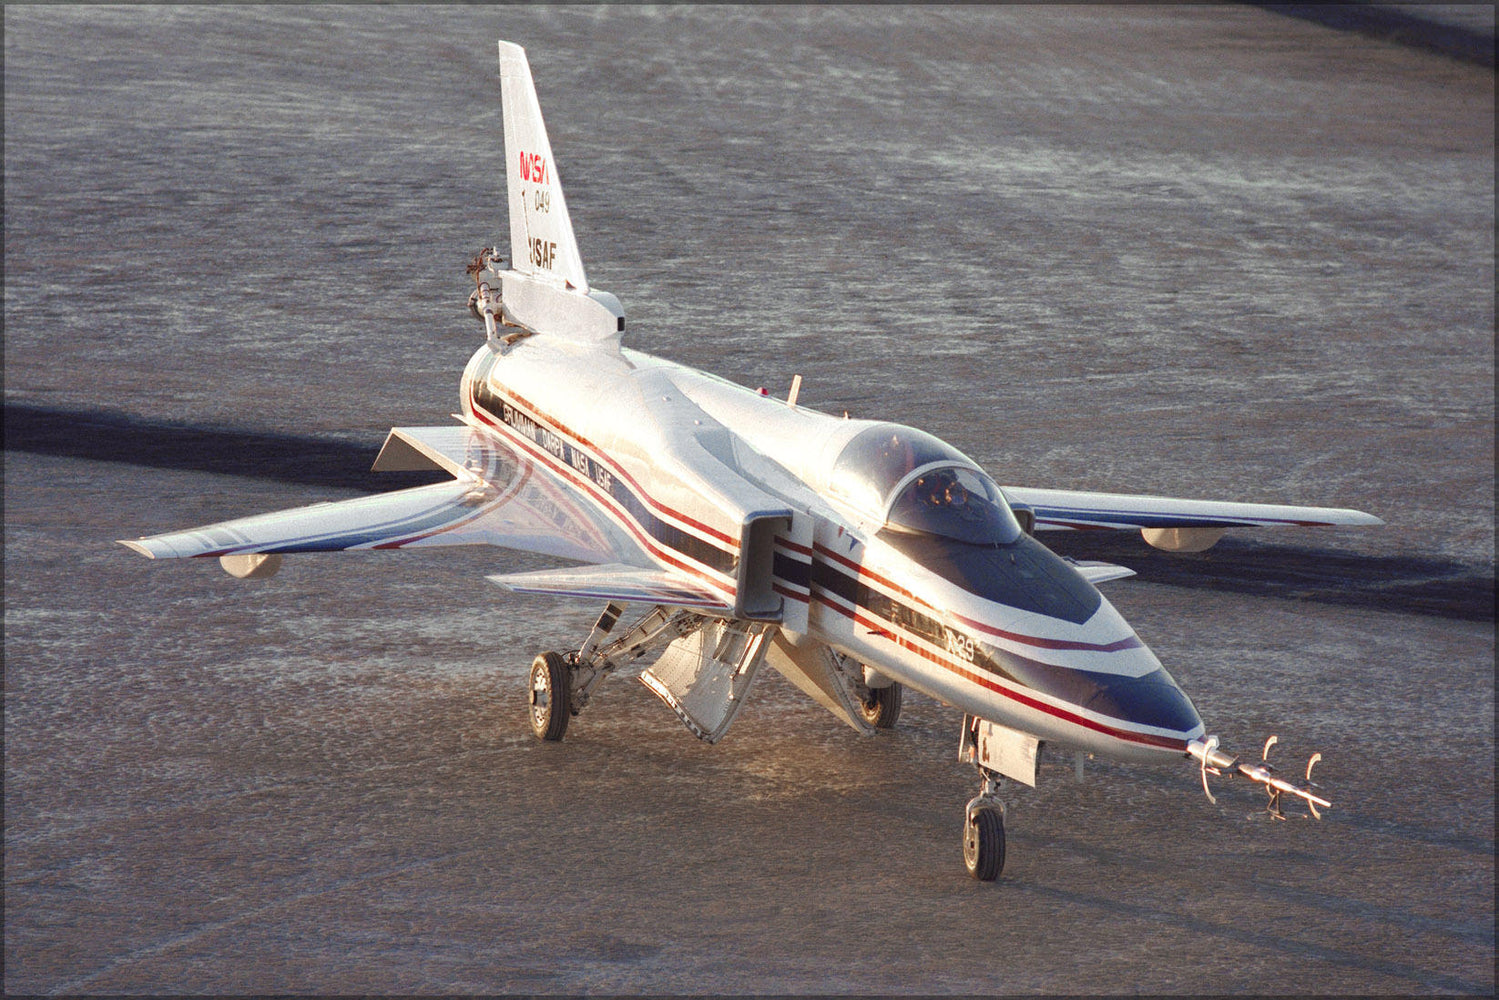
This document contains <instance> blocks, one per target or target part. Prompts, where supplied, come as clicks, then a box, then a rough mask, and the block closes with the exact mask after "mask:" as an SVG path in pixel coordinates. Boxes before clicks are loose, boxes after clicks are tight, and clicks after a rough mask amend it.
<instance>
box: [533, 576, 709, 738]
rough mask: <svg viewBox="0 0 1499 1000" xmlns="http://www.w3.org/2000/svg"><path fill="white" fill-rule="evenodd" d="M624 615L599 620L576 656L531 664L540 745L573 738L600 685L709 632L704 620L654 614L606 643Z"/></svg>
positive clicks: (611, 609)
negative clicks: (573, 726)
mask: <svg viewBox="0 0 1499 1000" xmlns="http://www.w3.org/2000/svg"><path fill="white" fill-rule="evenodd" d="M623 613H624V606H623V605H619V604H610V605H609V606H608V607H606V608H604V613H603V614H601V615H599V619H598V621H597V622H596V623H595V624H594V626H593V631H591V632H589V633H588V638H587V639H586V640H584V642H583V648H582V649H580V650H578V651H577V652H576V653H568V654H566V655H564V654H562V653H542V654H541V655H540V656H538V657H536V659H534V660H532V661H531V674H530V680H529V681H528V683H527V684H526V697H527V710H528V715H529V716H530V721H531V732H533V733H535V734H536V738H537V739H541V740H546V741H548V742H556V741H558V740H560V739H562V736H563V734H565V733H566V732H567V722H568V719H570V718H571V717H572V716H574V715H577V714H578V713H579V712H581V711H582V710H583V707H584V706H585V705H587V704H588V699H589V697H590V696H591V695H592V694H593V691H594V689H595V688H596V687H598V685H599V682H600V681H602V680H603V679H604V678H605V677H606V676H608V675H609V674H611V673H613V672H614V671H615V670H617V669H619V668H622V667H625V668H627V667H629V666H630V665H631V664H633V663H634V662H635V661H637V660H639V659H640V658H641V657H643V656H645V655H646V654H647V653H649V652H651V651H652V650H655V649H659V648H661V647H662V646H665V645H667V644H669V643H670V642H672V641H673V640H674V639H677V638H679V637H681V636H683V635H687V634H690V633H692V632H694V631H697V630H699V629H701V628H702V627H703V624H704V623H705V622H706V621H708V619H707V618H705V617H704V616H702V615H697V614H693V613H692V612H687V611H675V612H674V611H671V610H669V609H667V608H664V607H656V608H652V609H651V611H650V612H648V613H647V614H646V615H645V617H644V618H641V619H640V620H639V621H637V622H636V623H635V624H634V625H632V626H630V627H629V628H628V629H626V630H625V631H624V632H623V634H622V635H620V636H619V637H618V638H615V639H613V640H612V641H609V642H605V639H607V638H608V637H609V633H610V632H611V631H612V630H613V629H614V626H615V624H616V623H617V622H618V621H619V616H620V615H621V614H623Z"/></svg>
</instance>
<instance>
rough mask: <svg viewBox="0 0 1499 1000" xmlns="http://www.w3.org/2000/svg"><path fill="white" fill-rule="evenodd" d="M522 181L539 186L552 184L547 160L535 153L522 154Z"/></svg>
mask: <svg viewBox="0 0 1499 1000" xmlns="http://www.w3.org/2000/svg"><path fill="white" fill-rule="evenodd" d="M520 179H521V180H523V181H534V182H535V183H537V184H549V183H551V181H550V179H549V178H548V177H547V161H546V159H545V158H544V157H542V156H538V155H537V154H535V153H521V154H520Z"/></svg>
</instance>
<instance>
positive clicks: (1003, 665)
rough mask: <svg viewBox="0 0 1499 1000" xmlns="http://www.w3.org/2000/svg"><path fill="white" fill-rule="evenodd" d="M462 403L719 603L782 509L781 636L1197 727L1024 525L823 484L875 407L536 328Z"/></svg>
mask: <svg viewBox="0 0 1499 1000" xmlns="http://www.w3.org/2000/svg"><path fill="white" fill-rule="evenodd" d="M462 406H463V416H464V418H465V419H466V420H468V421H469V422H470V423H472V424H474V425H475V426H483V427H486V428H488V429H489V430H490V431H492V432H493V433H496V434H499V435H500V436H502V437H503V438H504V439H505V440H506V441H508V442H509V443H511V444H513V445H515V446H517V447H519V448H520V449H522V450H523V451H524V452H525V453H526V454H527V455H529V456H530V457H531V458H532V459H533V460H536V461H539V462H541V463H543V464H544V465H545V466H546V467H547V468H549V469H551V470H552V471H554V472H557V473H558V474H560V475H563V476H565V477H567V478H568V479H569V480H570V481H571V482H573V483H574V484H575V485H576V486H577V487H578V488H579V489H581V490H582V491H583V492H584V493H585V494H587V495H588V496H589V497H590V498H591V499H592V500H593V501H594V502H595V503H597V504H598V505H599V506H600V507H601V508H602V509H603V510H604V511H605V512H606V513H607V514H608V515H609V516H610V517H611V518H613V519H614V520H615V521H617V522H618V523H619V524H620V525H621V526H622V527H623V528H624V529H625V530H627V531H629V532H630V533H631V534H632V535H633V536H634V537H635V538H636V539H637V540H639V541H640V542H641V543H642V544H643V545H644V547H645V548H646V549H647V551H649V552H650V554H651V556H652V558H654V559H656V560H657V561H658V563H659V565H660V566H661V567H663V568H667V569H670V570H672V571H673V572H676V573H679V574H683V575H685V576H687V577H690V578H691V579H692V580H693V581H694V582H696V583H698V584H700V585H703V586H706V587H709V588H711V589H713V590H714V591H715V592H717V593H721V594H723V595H724V597H725V603H726V604H729V605H731V606H732V605H733V602H734V599H735V596H736V594H735V590H736V586H741V585H743V574H742V573H741V572H739V570H738V568H737V567H738V562H739V557H740V555H741V545H742V543H743V541H744V539H745V538H746V537H747V536H746V535H743V534H742V532H743V531H744V526H745V524H746V523H747V521H748V520H752V519H753V518H754V517H756V516H760V515H761V514H763V513H765V512H785V511H789V512H790V514H791V520H790V524H791V527H790V528H789V529H788V530H785V531H783V532H781V533H779V534H777V535H776V537H775V542H774V578H773V581H771V584H772V587H773V590H774V593H775V595H778V596H779V598H780V601H779V605H780V607H781V613H780V614H779V616H778V620H780V621H781V624H782V628H783V630H784V631H785V632H786V633H787V635H788V637H789V638H790V639H791V641H793V642H804V641H813V642H823V643H827V644H828V645H830V646H832V647H833V648H834V649H836V650H838V651H840V652H842V653H845V654H846V655H848V656H851V657H854V658H856V659H858V660H860V661H862V662H863V663H865V664H867V665H869V666H870V667H872V668H874V669H875V670H877V671H878V672H879V673H880V674H883V675H884V676H886V677H888V678H890V679H893V680H896V681H899V682H900V683H902V684H905V685H908V686H909V687H911V688H914V689H915V690H917V691H921V692H923V693H925V694H927V695H929V696H931V697H934V698H937V699H940V700H941V701H943V702H946V703H948V704H950V705H953V706H955V707H957V708H959V709H961V710H962V711H964V712H966V713H968V714H971V715H974V716H977V717H980V718H984V719H988V720H990V721H993V722H997V723H999V724H1001V725H1005V726H1009V727H1011V728H1014V729H1018V730H1022V731H1024V732H1028V733H1031V734H1033V735H1034V736H1036V737H1037V738H1039V739H1042V740H1046V741H1051V742H1056V743H1061V744H1065V745H1069V746H1073V747H1077V748H1080V749H1085V750H1088V751H1090V752H1094V753H1101V754H1105V755H1108V756H1110V757H1114V758H1118V759H1126V760H1141V759H1144V760H1155V759H1161V758H1162V757H1163V756H1164V755H1165V754H1168V753H1169V754H1173V755H1179V754H1181V753H1182V752H1183V751H1184V749H1185V746H1186V744H1187V742H1188V741H1189V740H1191V739H1194V738H1196V737H1198V736H1200V735H1202V733H1203V726H1202V723H1201V721H1200V720H1199V719H1198V717H1197V713H1196V711H1195V709H1193V708H1192V705H1191V702H1190V701H1189V700H1188V699H1187V698H1186V696H1185V695H1184V694H1182V692H1181V691H1180V689H1179V688H1178V687H1177V686H1176V684H1175V682H1174V681H1173V680H1172V679H1171V677H1170V675H1169V674H1167V673H1166V672H1165V671H1164V669H1162V667H1161V664H1160V662H1159V661H1158V660H1157V659H1156V657H1155V656H1154V654H1152V653H1151V651H1150V649H1149V648H1148V647H1147V646H1145V644H1144V643H1143V642H1141V641H1140V639H1139V637H1138V636H1137V635H1136V634H1135V632H1134V630H1133V629H1132V628H1131V627H1130V626H1129V624H1128V623H1127V622H1126V621H1125V620H1124V618H1123V617H1122V616H1121V615H1120V614H1119V613H1118V612H1117V611H1115V610H1114V608H1113V606H1112V605H1111V604H1109V602H1108V601H1107V600H1106V599H1104V598H1103V597H1102V595H1100V594H1098V592H1097V590H1096V589H1095V588H1094V587H1093V586H1092V585H1091V584H1089V583H1087V581H1085V580H1083V579H1082V577H1081V576H1080V575H1079V574H1078V573H1077V572H1076V570H1075V569H1073V568H1072V567H1071V566H1070V565H1068V564H1067V563H1065V562H1064V561H1062V560H1061V559H1060V558H1059V557H1056V556H1054V555H1052V554H1051V553H1050V552H1049V551H1047V550H1045V549H1044V548H1042V547H1041V546H1040V545H1039V543H1037V542H1035V541H1034V540H1033V539H1031V538H1029V537H1028V536H1026V537H1022V538H1021V539H1020V540H1019V541H1018V542H1016V543H1015V544H1014V545H1011V546H989V547H974V546H967V547H962V546H956V545H954V544H952V543H943V542H942V541H941V540H940V539H930V538H923V537H920V536H915V535H912V534H910V533H900V532H892V531H890V530H886V525H885V523H884V521H883V519H882V518H881V516H880V514H879V513H878V512H876V511H874V510H873V509H872V508H870V507H868V506H862V507H861V506H860V505H859V504H857V503H855V502H851V501H850V500H849V498H848V497H846V496H840V495H839V491H838V489H837V486H836V484H835V483H834V482H832V476H833V472H834V468H835V463H836V462H837V460H838V457H839V455H840V453H842V452H843V450H844V448H845V446H846V445H848V443H849V442H850V441H851V440H852V439H853V438H854V437H856V436H857V435H859V434H861V432H864V431H866V430H868V429H869V428H871V427H876V426H881V425H879V424H878V423H877V422H875V421H867V420H850V419H847V418H842V419H840V418H837V417H832V416H828V415H827V414H823V413H819V412H817V411H814V410H811V409H808V408H806V407H801V406H792V405H788V404H787V402H785V401H784V400H780V399H774V398H771V397H768V396H766V395H763V394H761V393H758V392H755V391H753V390H750V389H746V388H744V387H742V386H738V385H735V384H733V383H731V382H728V381H726V380H723V379H720V378H717V377H715V376H712V375H708V374H706V373H703V372H700V371H697V370H695V369H691V368H687V367H684V366H681V365H676V364H673V363H671V362H667V361H663V360H661V359H659V358H654V357H651V356H649V355H645V354H640V353H638V352H634V351H629V350H624V351H621V352H615V351H612V350H608V351H605V350H600V349H598V348H597V347H595V346H593V345H578V344H574V343H570V342H568V341H562V340H556V339H553V338H545V337H532V338H527V339H523V340H520V341H518V342H517V343H515V344H513V345H511V346H506V347H501V346H491V345H488V344H486V346H485V347H483V348H481V349H480V350H479V351H478V352H477V353H476V354H475V355H474V356H473V358H472V360H471V361H470V362H469V365H468V367H467V369H466V370H465V372H464V378H463V384H462ZM886 426H891V427H894V426H895V425H886ZM964 461H966V460H964ZM958 564H962V565H961V567H959V568H956V569H955V568H954V567H955V566H958ZM975 566H977V567H979V569H977V570H976V569H975V568H974V567H975ZM736 574H737V575H736ZM974 579H980V580H981V584H982V585H979V586H975V585H974V584H973V583H972V581H973V580H974ZM980 591H981V592H982V593H980Z"/></svg>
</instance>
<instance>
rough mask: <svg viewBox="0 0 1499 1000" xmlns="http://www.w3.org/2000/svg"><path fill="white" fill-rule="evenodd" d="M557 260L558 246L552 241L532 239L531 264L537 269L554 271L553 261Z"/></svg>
mask: <svg viewBox="0 0 1499 1000" xmlns="http://www.w3.org/2000/svg"><path fill="white" fill-rule="evenodd" d="M556 259H557V244H556V243H553V242H552V241H550V240H543V239H538V238H536V237H534V236H533V237H531V263H533V264H535V265H536V266H537V267H544V268H546V269H547V270H548V271H550V270H551V269H552V261H554V260H556Z"/></svg>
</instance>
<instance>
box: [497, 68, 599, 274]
mask: <svg viewBox="0 0 1499 1000" xmlns="http://www.w3.org/2000/svg"><path fill="white" fill-rule="evenodd" d="M500 101H501V105H502V109H503V112H504V121H505V179H506V184H507V185H508V187H509V193H510V266H511V267H512V268H513V269H514V270H516V271H518V272H520V273H521V274H526V275H532V276H535V277H539V278H543V279H545V278H552V279H555V280H556V281H557V282H558V283H559V284H560V283H563V282H565V283H567V284H568V285H569V286H571V287H572V288H573V289H575V290H577V291H579V292H582V293H583V294H585V295H586V294H588V278H587V277H586V276H585V275H584V273H583V259H582V257H580V256H579V255H578V244H577V241H576V240H575V239H574V238H573V224H572V220H571V219H569V218H568V215H567V202H566V201H565V200H563V197H562V181H561V179H560V178H559V177H558V176H557V164H556V163H555V162H554V161H553V159H552V146H551V143H549V142H548V141H547V131H546V125H545V123H543V122H542V120H541V105H540V104H539V103H538V102H537V100H536V85H535V84H534V83H532V81H531V65H530V63H529V62H527V61H526V50H525V49H523V48H521V47H520V46H519V45H516V44H514V43H512V42H500Z"/></svg>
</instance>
